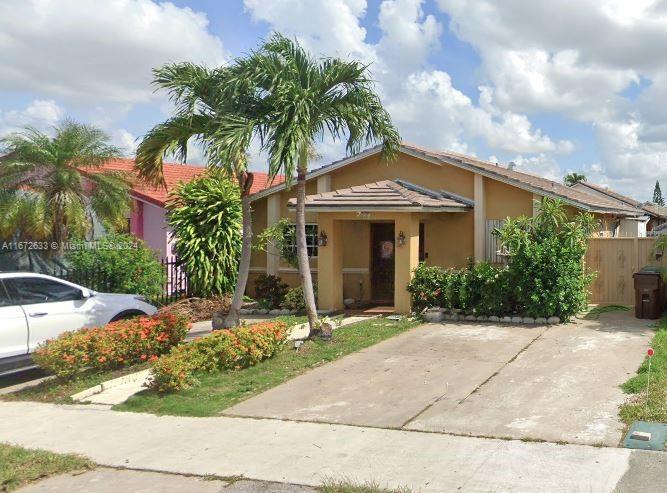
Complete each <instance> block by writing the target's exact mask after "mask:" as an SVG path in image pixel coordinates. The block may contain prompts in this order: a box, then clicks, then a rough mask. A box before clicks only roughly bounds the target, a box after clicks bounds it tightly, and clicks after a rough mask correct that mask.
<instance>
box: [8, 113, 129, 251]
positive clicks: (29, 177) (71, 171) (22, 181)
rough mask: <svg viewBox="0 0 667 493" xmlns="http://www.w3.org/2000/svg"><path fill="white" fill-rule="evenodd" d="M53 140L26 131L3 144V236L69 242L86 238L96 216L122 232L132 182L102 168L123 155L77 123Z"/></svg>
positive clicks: (62, 127)
mask: <svg viewBox="0 0 667 493" xmlns="http://www.w3.org/2000/svg"><path fill="white" fill-rule="evenodd" d="M53 130H54V132H53V136H50V135H47V134H45V133H43V132H40V131H39V130H36V129H34V128H31V127H26V128H25V129H24V130H23V131H22V132H17V133H13V134H10V135H9V136H7V137H5V138H4V139H2V140H1V141H0V144H1V146H2V148H3V152H4V153H5V155H4V157H2V158H1V159H0V212H1V213H2V214H1V215H2V217H3V221H2V224H0V235H1V236H3V237H5V238H7V237H11V236H12V235H14V234H16V233H17V232H19V233H20V234H21V235H22V237H23V238H26V239H33V240H48V241H50V242H57V244H58V251H61V249H62V246H63V242H65V241H66V240H68V239H70V237H71V236H76V237H80V238H82V237H85V235H86V234H87V233H88V231H89V230H90V226H91V224H92V217H93V215H94V216H96V217H97V218H98V219H99V220H100V221H101V222H102V224H104V225H105V226H106V227H107V228H109V229H112V230H113V229H117V228H121V227H123V226H124V225H125V224H126V218H127V216H128V214H129V212H130V209H131V201H130V196H129V183H128V181H127V179H126V177H124V176H123V175H121V174H120V173H117V172H110V171H106V170H104V169H103V168H101V166H102V165H103V164H104V163H105V162H106V161H108V160H109V159H112V158H116V157H118V156H119V155H120V150H119V149H118V148H117V147H114V146H112V145H111V144H109V138H108V136H107V135H106V134H105V133H104V132H102V131H101V130H99V129H97V128H95V127H92V126H89V125H83V124H79V123H75V122H73V121H71V120H65V121H64V122H62V123H60V124H58V125H56V126H55V127H54V129H53Z"/></svg>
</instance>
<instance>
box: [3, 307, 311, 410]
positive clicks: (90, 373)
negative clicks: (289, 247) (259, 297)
mask: <svg viewBox="0 0 667 493" xmlns="http://www.w3.org/2000/svg"><path fill="white" fill-rule="evenodd" d="M276 320H280V321H282V322H285V323H286V324H287V326H288V327H292V326H294V325H297V324H300V323H303V322H304V321H305V320H306V318H305V317H302V316H298V317H297V316H292V315H290V316H284V317H277V318H276ZM149 366H150V365H149V364H148V363H141V364H138V365H131V366H126V367H124V368H119V369H116V370H107V371H96V370H92V369H91V370H86V371H83V372H81V373H79V374H78V375H77V376H76V377H75V378H73V379H71V380H64V379H58V378H53V379H49V380H45V381H44V382H42V383H40V384H38V385H36V386H34V387H29V388H26V389H23V390H19V391H17V392H12V393H11V394H5V395H0V400H7V401H38V402H53V403H56V404H72V403H74V401H72V399H71V398H70V396H71V395H74V394H77V393H79V392H81V391H83V390H86V389H89V388H90V387H94V386H95V385H99V384H101V383H102V382H106V381H107V380H112V379H114V378H117V377H122V376H124V375H129V374H131V373H136V372H138V371H141V370H145V369H146V368H149ZM36 372H41V370H33V373H36ZM27 373H28V372H26V374H27ZM26 380H27V379H26V378H25V375H24V373H16V374H14V375H9V376H6V377H2V378H0V388H2V387H9V386H11V385H14V384H17V383H21V382H23V381H26Z"/></svg>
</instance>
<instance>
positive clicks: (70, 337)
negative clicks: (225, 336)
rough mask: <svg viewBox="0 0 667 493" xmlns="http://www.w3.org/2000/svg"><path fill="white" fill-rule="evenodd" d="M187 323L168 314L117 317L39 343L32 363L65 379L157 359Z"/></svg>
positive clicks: (184, 331) (176, 340) (181, 334)
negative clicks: (113, 320)
mask: <svg viewBox="0 0 667 493" xmlns="http://www.w3.org/2000/svg"><path fill="white" fill-rule="evenodd" d="M189 327H190V324H189V322H188V320H187V319H186V318H185V317H181V316H177V315H173V314H171V313H165V314H158V315H155V316H153V317H141V318H133V319H129V320H120V321H118V322H113V323H110V324H107V325H105V326H104V327H96V328H92V329H82V330H78V331H74V332H65V333H63V334H61V335H59V336H58V337H56V338H55V339H49V340H48V341H46V342H44V343H42V344H40V345H39V347H38V348H37V350H36V351H35V353H34V354H33V360H34V362H35V363H36V364H37V365H38V366H39V367H40V368H43V369H44V370H46V371H48V372H50V373H53V374H55V375H57V376H58V377H60V378H63V379H67V378H72V377H74V376H75V375H76V374H77V373H78V372H79V371H81V370H83V369H85V368H89V369H92V370H94V371H103V370H110V369H115V368H120V367H122V366H127V365H133V364H138V363H142V362H145V361H151V360H155V359H157V357H158V356H160V355H161V354H164V353H167V352H168V351H169V350H170V349H171V348H172V347H173V346H175V345H176V344H178V343H180V342H181V341H182V340H183V339H184V338H185V335H186V334H187V332H188V329H189Z"/></svg>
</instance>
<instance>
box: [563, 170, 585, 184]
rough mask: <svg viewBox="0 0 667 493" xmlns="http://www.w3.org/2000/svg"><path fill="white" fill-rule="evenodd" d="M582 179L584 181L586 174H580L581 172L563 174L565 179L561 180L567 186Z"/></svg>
mask: <svg viewBox="0 0 667 493" xmlns="http://www.w3.org/2000/svg"><path fill="white" fill-rule="evenodd" d="M582 181H586V175H582V174H581V173H570V174H568V175H567V176H565V179H564V180H563V182H564V183H565V184H566V185H567V186H568V187H571V186H573V185H576V184H577V183H581V182H582Z"/></svg>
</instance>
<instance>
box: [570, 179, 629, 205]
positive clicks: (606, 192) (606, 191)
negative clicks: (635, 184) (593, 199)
mask: <svg viewBox="0 0 667 493" xmlns="http://www.w3.org/2000/svg"><path fill="white" fill-rule="evenodd" d="M571 188H575V189H578V190H582V191H584V192H585V191H586V189H589V190H593V191H595V192H598V193H602V194H604V195H607V196H609V197H611V198H612V199H615V200H618V201H619V202H622V203H624V204H626V205H631V206H632V207H635V208H641V206H642V203H641V202H640V201H638V200H635V199H633V198H631V197H628V196H626V195H622V194H620V193H618V192H615V191H614V190H612V189H610V188H607V187H603V186H600V185H596V184H595V183H591V182H589V181H580V182H579V183H576V184H575V185H572V187H571Z"/></svg>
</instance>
